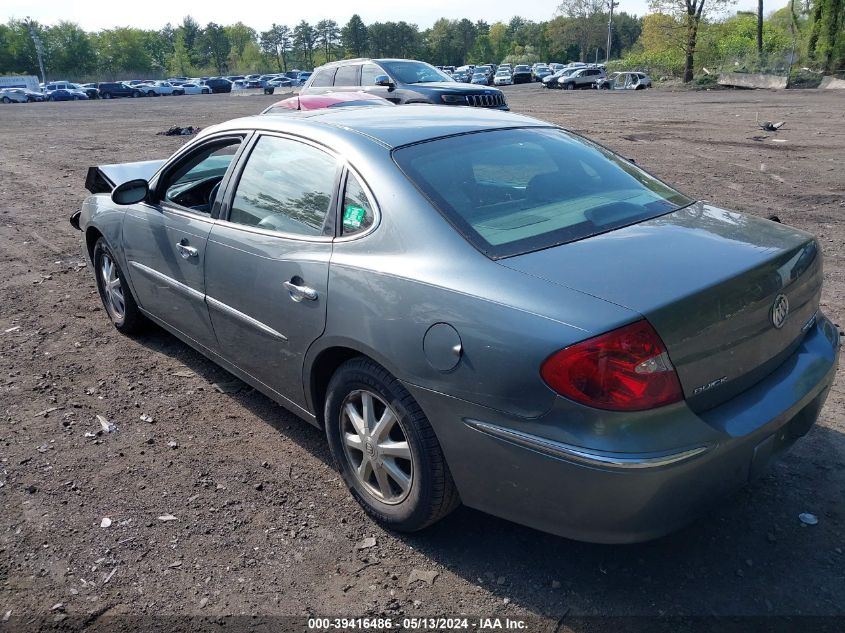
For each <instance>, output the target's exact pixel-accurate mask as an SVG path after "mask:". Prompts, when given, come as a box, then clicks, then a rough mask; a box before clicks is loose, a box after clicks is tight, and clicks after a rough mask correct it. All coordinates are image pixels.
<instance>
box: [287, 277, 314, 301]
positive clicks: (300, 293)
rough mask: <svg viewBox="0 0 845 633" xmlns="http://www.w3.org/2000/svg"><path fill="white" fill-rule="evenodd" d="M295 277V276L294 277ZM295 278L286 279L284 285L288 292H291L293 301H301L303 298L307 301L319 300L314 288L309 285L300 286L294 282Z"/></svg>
mask: <svg viewBox="0 0 845 633" xmlns="http://www.w3.org/2000/svg"><path fill="white" fill-rule="evenodd" d="M294 279H295V278H294ZM294 279H291V280H290V281H286V282H285V283H284V284H283V285H284V287H285V288H286V289H287V291H288V293H290V298H291V299H292V300H293V301H296V302H297V303H299V302H300V301H302V300H303V299H305V300H306V301H316V300H317V291H316V290H314V289H313V288H309V287H308V286H300V285H298V284H296V283H294Z"/></svg>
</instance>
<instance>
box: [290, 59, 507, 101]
mask: <svg viewBox="0 0 845 633" xmlns="http://www.w3.org/2000/svg"><path fill="white" fill-rule="evenodd" d="M482 77H486V75H482ZM339 90H341V91H348V90H352V91H358V90H364V91H366V92H369V93H371V94H374V95H378V96H379V97H383V98H385V99H387V100H388V101H392V102H393V103H396V104H400V105H401V104H406V103H434V104H438V105H469V106H477V107H483V108H498V109H500V110H507V109H508V106H507V102H506V101H505V97H504V95H503V94H502V91H501V90H498V89H497V88H486V87H481V86H472V85H466V84H463V83H458V82H456V81H455V80H454V79H452V78H451V77H449V76H448V75H447V74H445V73H444V72H443V71H440V70H437V69H436V68H435V67H434V66H432V65H431V64H427V63H425V62H421V61H416V60H413V59H350V60H344V61H338V62H332V63H329V64H326V65H324V66H320V67H319V68H317V69H316V70H315V71H314V75H313V76H312V77H311V79H310V80H309V81H308V83H306V84H305V86H303V88H302V91H301V94H320V93H322V92H337V91H339Z"/></svg>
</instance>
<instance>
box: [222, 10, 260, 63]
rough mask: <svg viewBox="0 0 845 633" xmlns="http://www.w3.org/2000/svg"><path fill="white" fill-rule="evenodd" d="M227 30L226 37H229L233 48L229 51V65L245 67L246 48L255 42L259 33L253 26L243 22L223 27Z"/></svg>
mask: <svg viewBox="0 0 845 633" xmlns="http://www.w3.org/2000/svg"><path fill="white" fill-rule="evenodd" d="M223 28H224V29H225V30H226V37H228V38H229V43H230V45H231V50H230V51H229V67H230V68H240V69H243V66H242V65H243V59H244V55H245V53H246V49H247V47H248V46H249V45H250V44H255V42H256V41H257V39H258V34H257V33H256V32H255V29H254V28H252V27H251V26H247V25H246V24H244V23H243V22H236V23H235V24H231V25H229V26H225V27H223Z"/></svg>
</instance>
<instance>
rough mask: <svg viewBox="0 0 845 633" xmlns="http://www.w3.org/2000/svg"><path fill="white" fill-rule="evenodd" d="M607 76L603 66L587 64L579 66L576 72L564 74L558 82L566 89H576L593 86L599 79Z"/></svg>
mask: <svg viewBox="0 0 845 633" xmlns="http://www.w3.org/2000/svg"><path fill="white" fill-rule="evenodd" d="M605 76H606V74H605V72H604V69H603V68H599V67H597V66H587V67H585V68H577V69H576V70H575V72H573V73H570V74H568V75H564V76H562V77H561V78H560V79H558V80H557V82H558V84H559V85H560V87H561V88H563V89H564V90H576V89H578V88H592V87H593V86H595V83H596V81H597V80H599V79H602V78H604V77H605Z"/></svg>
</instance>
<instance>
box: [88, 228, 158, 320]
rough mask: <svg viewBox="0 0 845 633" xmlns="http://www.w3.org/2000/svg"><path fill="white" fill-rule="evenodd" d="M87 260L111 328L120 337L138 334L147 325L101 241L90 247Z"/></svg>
mask: <svg viewBox="0 0 845 633" xmlns="http://www.w3.org/2000/svg"><path fill="white" fill-rule="evenodd" d="M91 259H92V261H93V262H94V276H95V277H96V280H97V290H98V292H99V293H100V300H101V301H102V302H103V307H104V308H105V310H106V314H108V316H109V319H110V320H111V322H112V324H113V325H114V327H115V328H117V330H118V331H119V332H121V333H122V334H137V333H138V332H140V331H142V330H143V329H144V326H145V325H146V324H147V318H146V317H145V316H144V315H143V314H142V313H141V310H140V309H139V308H138V304H137V303H136V302H135V297H133V296H132V291H131V290H130V289H129V285H128V284H127V283H126V277H125V276H124V275H123V271H122V270H121V269H120V266H119V264H118V263H117V259H116V258H115V256H114V254H113V253H112V251H111V249H110V248H109V246H108V244H106V240H105V239H104V238H102V237H101V238H100V239H98V240H97V243H96V244H94V252H93V257H92V258H91ZM115 282H117V283H116V285H115ZM119 298H120V299H122V301H121V300H120V299H119ZM121 303H122V305H121Z"/></svg>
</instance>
